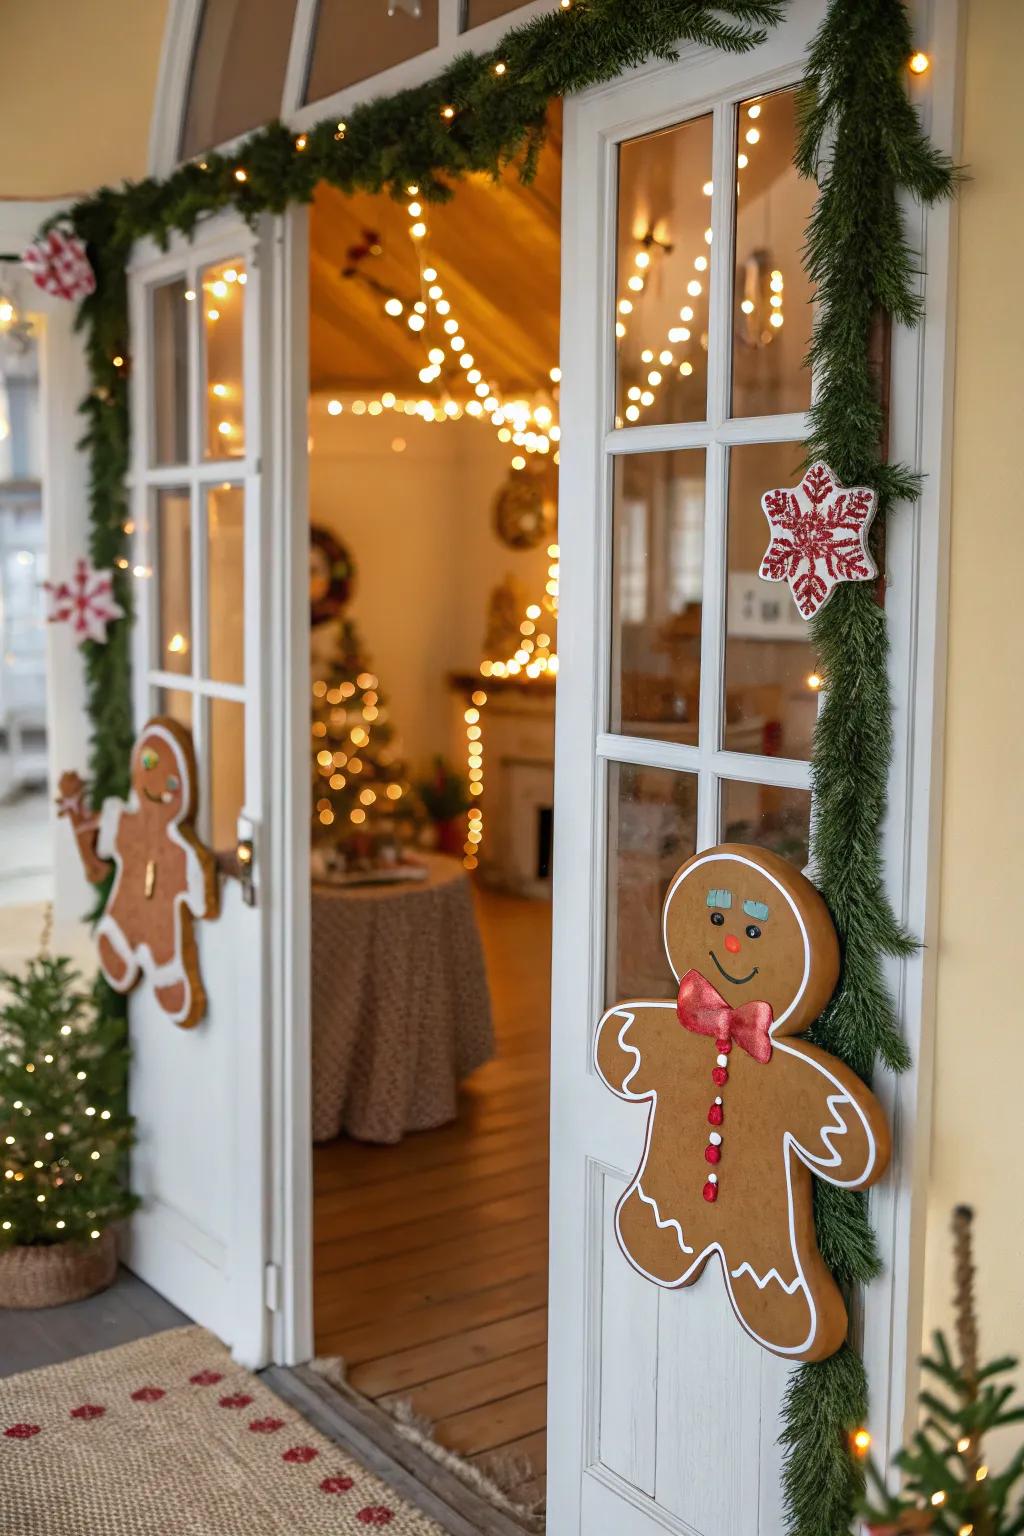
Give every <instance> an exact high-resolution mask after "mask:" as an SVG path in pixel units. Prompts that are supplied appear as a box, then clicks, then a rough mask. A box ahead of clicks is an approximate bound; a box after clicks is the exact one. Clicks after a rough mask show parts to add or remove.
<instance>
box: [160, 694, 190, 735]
mask: <svg viewBox="0 0 1024 1536" xmlns="http://www.w3.org/2000/svg"><path fill="white" fill-rule="evenodd" d="M155 713H156V714H158V715H166V716H168V717H169V718H170V719H171V720H177V722H178V724H179V725H183V726H185V727H186V728H187V729H188V730H191V729H192V695H191V694H190V693H183V692H182V691H181V690H180V689H178V688H157V689H156V711H155Z"/></svg>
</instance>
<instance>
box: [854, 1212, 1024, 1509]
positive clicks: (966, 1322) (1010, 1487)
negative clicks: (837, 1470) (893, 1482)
mask: <svg viewBox="0 0 1024 1536" xmlns="http://www.w3.org/2000/svg"><path fill="white" fill-rule="evenodd" d="M972 1219H973V1213H972V1211H971V1209H970V1207H969V1206H965V1205H961V1206H958V1207H957V1209H956V1210H955V1211H954V1213H953V1242H954V1255H955V1269H956V1291H955V1297H954V1303H955V1318H956V1353H957V1358H954V1356H953V1354H952V1353H951V1351H950V1348H949V1345H948V1343H947V1341H946V1339H945V1337H944V1336H943V1335H942V1334H941V1333H936V1335H935V1343H934V1353H933V1354H932V1355H930V1356H927V1357H926V1358H925V1359H924V1360H923V1361H922V1362H921V1363H922V1365H923V1366H924V1368H925V1370H926V1371H928V1373H929V1374H930V1375H931V1376H932V1377H933V1378H934V1379H935V1380H936V1382H937V1384H938V1390H937V1391H930V1390H926V1391H923V1392H922V1393H921V1396H920V1403H921V1407H922V1409H923V1410H924V1417H923V1420H922V1423H921V1427H920V1429H919V1430H918V1431H917V1434H916V1435H915V1436H914V1438H913V1440H912V1441H911V1443H910V1445H909V1446H907V1447H905V1448H904V1449H903V1450H902V1451H900V1452H899V1453H898V1454H897V1456H896V1457H895V1465H896V1466H897V1467H899V1469H900V1471H901V1472H902V1473H903V1488H902V1490H901V1492H900V1495H899V1497H898V1498H893V1497H892V1496H891V1495H890V1494H889V1492H888V1490H887V1489H886V1487H885V1483H884V1481H883V1479H882V1477H881V1475H880V1474H879V1472H878V1471H877V1469H876V1468H875V1467H873V1466H871V1465H869V1467H868V1470H869V1473H870V1475H871V1481H872V1483H873V1485H874V1487H875V1489H876V1492H877V1495H878V1502H877V1503H875V1504H873V1505H871V1507H870V1508H869V1509H867V1511H866V1517H867V1529H868V1530H869V1531H870V1532H871V1533H872V1536H904V1533H906V1536H910V1533H912V1532H916V1533H920V1532H931V1533H933V1536H940V1533H941V1536H947V1533H948V1536H1014V1533H1016V1532H1021V1531H1024V1491H1022V1489H1021V1488H1020V1482H1021V1478H1022V1477H1024V1446H1022V1447H1019V1448H1018V1449H1017V1451H1016V1452H1015V1453H1014V1454H1013V1455H1011V1456H1009V1458H1008V1460H1007V1461H1006V1464H1005V1466H1004V1468H1003V1470H1002V1471H1000V1472H998V1473H997V1472H993V1471H990V1469H989V1467H988V1464H987V1462H986V1460H985V1453H984V1438H985V1436H986V1435H987V1434H988V1433H989V1431H990V1430H994V1429H1002V1428H1004V1427H1006V1426H1007V1425H1011V1424H1020V1423H1024V1407H1018V1406H1014V1398H1015V1391H1014V1387H1013V1385H1012V1384H1011V1383H1010V1382H1007V1381H1006V1379H1005V1378H1006V1377H1007V1375H1008V1374H1009V1373H1010V1372H1012V1371H1013V1370H1015V1369H1016V1366H1017V1361H1016V1359H1015V1358H1014V1357H1013V1356H1012V1355H1004V1356H1002V1357H1001V1358H999V1359H996V1360H990V1361H989V1362H988V1363H987V1364H985V1365H979V1363H978V1327H977V1321H976V1318H975V1312H974V1265H973V1262H972V1258H971V1222H972ZM869 1444H870V1437H869V1436H868V1435H867V1432H866V1431H865V1430H859V1431H858V1432H857V1434H856V1435H855V1436H854V1445H855V1447H856V1448H859V1449H861V1450H862V1451H866V1449H867V1447H868V1445H869Z"/></svg>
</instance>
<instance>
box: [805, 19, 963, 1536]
mask: <svg viewBox="0 0 1024 1536" xmlns="http://www.w3.org/2000/svg"><path fill="white" fill-rule="evenodd" d="M911 52H912V42H911V34H910V25H909V21H908V18H907V13H906V10H905V9H904V6H903V4H902V0H832V3H831V4H830V6H829V9H828V13H827V15H826V18H825V20H824V22H823V23H822V26H821V28H820V30H819V32H818V35H817V37H816V39H815V41H814V43H813V45H812V47H811V51H810V56H809V59H808V67H807V76H806V91H805V95H804V99H803V103H802V108H803V110H802V115H801V124H800V142H799V147H798V150H797V165H798V168H799V169H800V171H801V172H802V173H803V175H805V176H817V178H818V181H819V185H820V195H819V197H818V199H817V201H816V204H815V208H814V212H813V214H812V217H811V223H810V227H809V230H808V238H807V254H806V265H807V271H808V273H809V275H810V277H811V278H812V280H813V282H814V284H815V286H816V290H817V297H818V304H819V310H818V319H817V323H816V325H815V330H814V338H813V341H812V344H811V354H810V359H809V361H810V364H811V366H812V368H813V369H814V371H815V377H816V381H817V383H818V388H819V393H818V398H817V400H816V402H815V404H814V406H813V408H812V411H811V435H810V440H809V442H808V448H807V452H808V458H809V460H813V459H817V458H822V459H824V460H825V461H826V462H827V463H828V464H829V465H830V466H831V467H832V469H834V470H835V472H836V474H837V475H838V476H839V477H840V479H841V480H842V481H843V483H844V484H846V485H871V486H874V487H875V489H876V490H877V491H878V495H879V510H878V515H877V517H876V520H875V525H874V530H873V538H874V542H875V551H876V554H878V555H879V556H881V555H882V540H883V538H884V529H885V518H886V515H887V513H888V511H889V509H890V508H891V507H892V506H893V504H894V503H896V502H898V501H907V500H911V499H912V498H914V497H915V496H916V495H917V493H918V487H917V482H916V479H915V477H914V476H913V475H912V474H911V473H910V472H909V471H908V470H907V469H905V468H904V467H903V466H902V465H897V464H887V463H885V462H883V460H882V457H881V453H882V443H883V440H884V431H885V420H884V415H883V408H882V403H881V400H882V394H881V380H880V378H879V376H878V367H877V364H876V363H875V362H874V361H873V352H872V343H873V340H874V338H875V337H876V336H877V334H878V327H879V325H880V323H881V324H883V325H884V324H888V323H897V324H902V325H913V324H914V323H915V322H916V321H917V320H918V318H919V315H920V300H919V297H918V287H917V277H918V274H917V270H916V267H915V263H914V258H913V254H912V252H911V250H910V248H909V246H908V244H907V240H906V235H905V232H904V225H903V218H902V215H901V212H900V198H901V196H902V195H904V194H905V193H908V192H909V193H910V194H912V195H913V196H914V197H916V198H918V199H920V200H921V201H922V202H925V203H931V202H934V201H936V200H937V199H939V198H943V197H948V196H950V194H951V193H952V191H953V189H954V185H955V175H954V170H953V167H952V165H951V163H950V162H949V161H948V160H947V159H946V157H945V156H943V155H940V154H938V153H937V152H936V150H934V149H933V148H932V146H931V145H930V144H929V142H928V140H927V138H926V137H925V135H924V134H923V132H922V130H921V127H920V124H919V122H918V119H917V114H916V113H915V111H914V109H913V106H912V104H911V103H910V101H909V100H908V97H907V93H906V68H907V60H908V59H909V58H910V55H911ZM826 141H828V142H830V144H831V146H832V147H831V150H830V152H829V153H828V155H827V156H825V159H824V164H823V165H822V150H823V144H824V143H825V142H826ZM881 564H882V560H881V558H880V559H879V565H880V566H881ZM812 639H813V642H814V645H815V647H816V649H817V652H818V655H819V657H820V665H821V671H822V674H823V675H824V678H825V680H826V684H827V692H826V693H825V696H824V703H823V707H822V710H821V714H820V716H819V719H818V725H817V729H816V731H815V736H814V753H813V763H812V783H813V788H814V797H815V825H814V846H813V862H814V867H815V878H816V880H817V883H818V885H819V887H820V889H821V892H822V895H823V896H824V897H825V900H826V901H827V902H828V904H829V907H830V909H831V911H832V915H833V917H834V918H835V922H836V927H837V929H838V930H839V933H840V936H841V940H842V946H843V971H842V979H841V982H840V985H839V990H838V991H837V993H836V995H835V997H834V998H833V1000H832V1002H831V1003H830V1005H829V1007H828V1009H827V1010H826V1012H825V1013H824V1015H823V1016H822V1018H821V1019H820V1020H819V1022H818V1024H817V1025H816V1026H815V1028H814V1031H813V1036H812V1038H813V1039H814V1040H815V1041H816V1042H817V1044H819V1045H821V1046H823V1047H824V1048H825V1049H826V1050H828V1051H831V1052H833V1053H834V1054H835V1055H836V1056H839V1057H841V1059H842V1060H843V1061H845V1062H846V1063H847V1065H849V1066H850V1067H852V1068H853V1069H854V1071H856V1072H857V1073H858V1074H859V1075H860V1076H861V1077H863V1078H865V1079H870V1078H871V1076H872V1073H873V1072H874V1070H875V1067H876V1066H877V1064H878V1063H879V1062H880V1063H881V1064H882V1065H883V1066H885V1067H887V1068H888V1069H889V1071H891V1072H902V1071H904V1070H905V1069H906V1068H907V1067H908V1066H909V1064H910V1057H909V1053H908V1051H907V1047H906V1043H905V1042H904V1040H903V1038H902V1036H901V1035H900V1033H899V1029H898V1026H897V1022H896V1017H895V1011H894V1008H893V1003H892V1000H891V998H890V997H889V994H888V992H887V990H886V986H885V980H884V977H883V973H882V963H883V960H884V958H885V957H886V956H890V955H891V956H906V955H909V954H911V953H913V950H914V947H915V946H914V941H913V940H912V939H911V938H910V936H909V935H908V934H907V933H906V932H904V930H903V928H902V927H901V925H900V923H899V921H898V919H897V918H896V916H895V914H894V913H893V911H892V908H891V906H890V904H889V900H888V898H887V896H886V892H885V885H884V881H883V871H882V852H881V839H882V823H883V820H884V817H885V808H886V782H887V778H888V773H889V765H890V762H891V759H892V702H891V699H890V696H889V680H888V671H887V661H888V650H889V644H888V635H887V631H886V623H885V613H884V610H883V609H882V608H881V606H880V605H879V602H878V595H877V593H876V592H875V591H874V590H873V589H872V587H871V586H869V585H867V584H861V583H849V584H846V585H842V586H839V587H837V588H836V590H835V592H834V594H833V596H832V599H831V601H830V602H829V603H828V605H827V606H826V607H825V608H824V609H823V610H822V612H821V613H820V614H819V615H818V616H817V618H816V619H815V620H814V622H813V625H812ZM816 1196H817V1197H816V1200H815V1218H816V1224H817V1230H818V1241H819V1245H820V1248H821V1252H822V1254H823V1256H824V1257H825V1258H826V1260H827V1262H828V1264H829V1266H830V1268H831V1269H832V1270H833V1272H834V1273H835V1274H836V1277H837V1279H839V1281H840V1283H841V1284H843V1285H845V1286H847V1287H849V1286H851V1285H853V1284H864V1283H866V1282H867V1281H868V1280H870V1279H872V1278H873V1277H874V1275H875V1274H876V1273H877V1272H878V1269H879V1258H878V1249H877V1245H876V1243H875V1237H874V1233H873V1232H872V1230H871V1226H870V1224H869V1222H868V1217H867V1210H866V1205H865V1201H864V1197H863V1196H862V1195H857V1194H853V1193H851V1192H850V1191H847V1190H840V1189H835V1188H832V1187H831V1186H828V1185H822V1184H820V1183H819V1185H818V1187H817V1191H816ZM866 1409H867V1380H866V1377H865V1372H864V1365H863V1362H862V1361H861V1359H860V1356H859V1355H858V1354H857V1353H856V1352H855V1351H854V1350H853V1349H852V1348H851V1347H850V1345H848V1344H847V1345H844V1347H843V1349H842V1350H841V1351H840V1353H839V1354H838V1355H835V1356H834V1357H833V1358H832V1359H831V1360H825V1361H822V1362H820V1363H819V1364H814V1365H804V1366H801V1367H800V1368H799V1370H798V1371H796V1372H795V1373H794V1375H793V1377H792V1378H791V1381H790V1387H789V1391H788V1393H787V1397H786V1405H785V1418H786V1427H785V1429H784V1431H783V1440H784V1442H785V1444H786V1445H787V1447H788V1449H789V1455H788V1457H787V1459H786V1467H785V1473H784V1492H785V1500H786V1509H787V1513H788V1517H789V1531H790V1536H838V1533H839V1532H842V1531H846V1530H848V1529H849V1525H850V1517H851V1509H852V1506H853V1505H854V1504H855V1503H856V1501H857V1500H858V1498H859V1497H860V1495H861V1492H862V1489H863V1466H862V1465H861V1464H859V1463H858V1462H856V1461H855V1460H854V1458H852V1457H851V1454H850V1445H849V1435H850V1432H851V1431H852V1430H853V1429H855V1428H856V1427H857V1426H858V1425H860V1424H863V1423H864V1419H865V1414H866Z"/></svg>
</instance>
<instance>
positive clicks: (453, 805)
mask: <svg viewBox="0 0 1024 1536" xmlns="http://www.w3.org/2000/svg"><path fill="white" fill-rule="evenodd" d="M416 793H417V794H418V795H419V797H420V802H421V804H422V805H423V808H424V810H425V811H426V813H427V815H428V816H429V817H430V819H431V821H432V822H433V823H434V826H435V828H436V829H437V846H438V848H439V850H440V851H441V853H449V854H452V855H453V856H455V857H461V856H462V846H463V844H464V843H465V841H466V821H465V816H466V812H467V811H468V810H469V807H470V805H471V803H472V801H471V799H470V794H469V784H468V781H467V780H466V779H465V778H464V777H463V775H462V774H459V773H456V772H455V769H454V768H452V767H451V766H450V765H449V764H448V763H446V762H445V760H444V758H443V757H435V758H434V769H433V772H432V773H431V775H430V777H429V779H422V780H421V781H420V782H419V783H418V784H417V785H416Z"/></svg>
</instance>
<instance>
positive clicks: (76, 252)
mask: <svg viewBox="0 0 1024 1536" xmlns="http://www.w3.org/2000/svg"><path fill="white" fill-rule="evenodd" d="M21 260H22V265H23V266H25V267H27V268H28V270H29V271H30V272H31V274H32V276H33V278H34V279H35V282H36V284H37V286H38V287H40V288H41V289H42V290H43V292H44V293H52V294H55V295H56V297H57V298H59V299H85V298H88V296H89V294H90V293H94V292H95V291H96V276H95V273H94V272H93V270H92V267H91V265H90V263H89V258H88V256H87V255H86V253H85V246H84V244H83V243H82V241H81V240H80V239H79V238H78V236H77V235H76V234H75V232H74V230H72V229H71V228H70V227H69V226H62V225H57V226H56V227H55V228H53V229H51V230H48V231H47V233H46V234H45V235H41V236H40V237H39V239H38V240H34V241H33V242H32V244H31V245H29V246H26V248H25V250H24V251H22V253H21Z"/></svg>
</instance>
